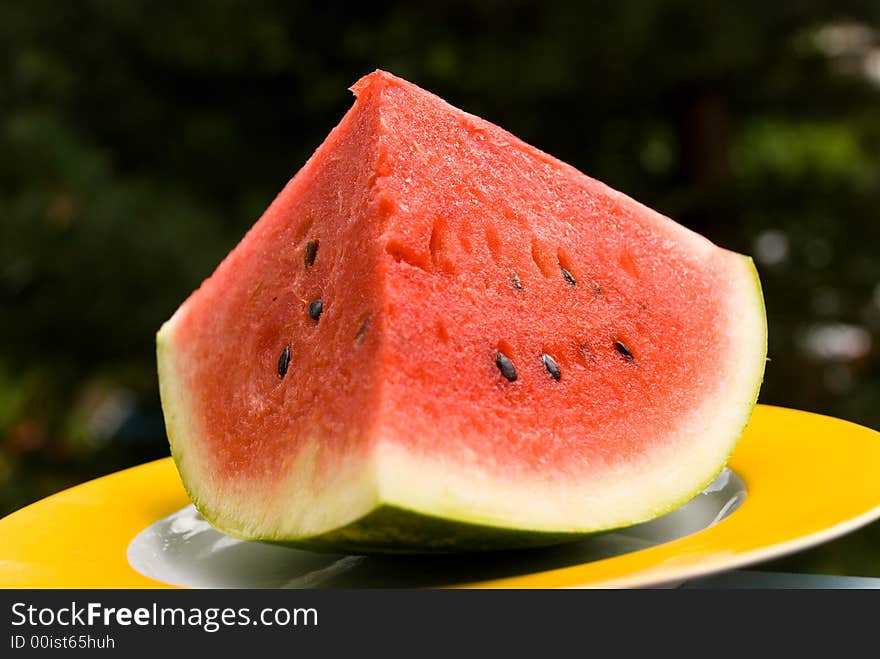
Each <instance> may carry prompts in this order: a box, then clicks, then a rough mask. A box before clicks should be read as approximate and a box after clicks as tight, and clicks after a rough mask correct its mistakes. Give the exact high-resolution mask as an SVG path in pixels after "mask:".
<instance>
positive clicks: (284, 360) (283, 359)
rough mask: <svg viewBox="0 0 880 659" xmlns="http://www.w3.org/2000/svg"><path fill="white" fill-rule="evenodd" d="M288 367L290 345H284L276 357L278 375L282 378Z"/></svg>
mask: <svg viewBox="0 0 880 659" xmlns="http://www.w3.org/2000/svg"><path fill="white" fill-rule="evenodd" d="M289 367H290V346H289V345H286V346H284V350H282V351H281V356H280V357H279V358H278V377H279V378H283V377H284V376H285V375H287V369H288V368H289Z"/></svg>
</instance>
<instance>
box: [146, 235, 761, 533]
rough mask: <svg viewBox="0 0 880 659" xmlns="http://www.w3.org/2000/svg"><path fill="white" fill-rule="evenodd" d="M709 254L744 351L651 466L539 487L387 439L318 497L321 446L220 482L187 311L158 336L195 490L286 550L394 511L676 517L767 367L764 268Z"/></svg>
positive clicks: (722, 452) (168, 405)
mask: <svg viewBox="0 0 880 659" xmlns="http://www.w3.org/2000/svg"><path fill="white" fill-rule="evenodd" d="M676 226H677V225H676ZM682 229H683V228H682ZM684 232H686V233H687V234H690V236H695V234H692V233H691V232H689V231H687V230H686V229H684ZM699 240H700V242H702V241H704V240H705V239H703V238H702V237H699ZM694 242H695V243H696V240H695V241H694ZM703 244H704V245H706V246H711V247H713V249H710V250H707V251H706V252H705V255H706V257H707V258H711V259H729V263H730V265H729V267H728V268H727V269H726V271H727V272H729V273H730V277H729V289H728V295H727V296H726V299H727V300H728V305H729V306H728V310H727V311H728V313H727V314H726V317H727V318H728V319H729V321H730V324H729V326H728V330H727V331H728V337H729V341H730V345H731V346H734V347H735V348H736V350H730V351H729V352H728V354H729V359H730V364H728V365H727V368H726V369H725V372H726V373H727V374H728V376H727V377H726V378H725V379H723V380H722V381H719V382H718V383H717V389H716V391H715V392H714V394H713V395H708V394H707V395H706V397H705V398H704V403H703V405H702V407H701V408H699V409H695V410H694V412H693V414H691V415H690V416H689V417H688V418H686V419H681V423H680V425H679V426H678V428H677V429H676V431H675V432H674V434H672V435H671V436H668V437H665V438H658V440H657V441H656V443H655V448H653V449H652V451H651V453H650V454H649V455H646V456H644V457H643V459H642V460H641V461H640V462H636V463H634V462H628V463H626V464H623V465H620V466H618V467H612V468H605V469H604V470H603V473H602V475H601V477H597V476H596V475H595V474H593V475H591V476H590V477H588V478H587V477H585V478H584V479H574V478H568V479H566V480H565V481H558V480H557V481H554V480H553V479H548V478H547V477H546V475H542V474H537V475H536V477H535V479H534V481H533V482H529V481H525V480H523V479H522V478H519V479H518V480H516V481H512V480H510V479H505V478H504V477H503V476H499V475H498V474H496V473H489V472H488V471H487V470H484V469H483V470H481V469H476V468H473V467H468V466H467V465H461V464H447V463H444V462H443V461H442V458H426V457H424V456H417V455H413V454H410V453H409V452H408V451H407V450H406V449H405V447H404V446H403V445H402V443H399V442H394V441H391V440H390V438H384V439H383V438H381V437H380V438H379V439H378V440H377V441H376V442H375V450H373V451H372V452H367V453H365V455H364V456H363V457H359V458H353V457H352V458H349V459H346V458H342V459H341V460H339V461H338V462H337V463H336V464H335V468H334V469H333V470H332V471H330V472H329V473H328V471H326V470H325V471H324V478H325V480H324V481H323V485H321V486H319V487H318V486H316V480H315V477H316V473H315V463H316V460H315V456H316V455H317V452H318V451H320V446H321V443H320V441H319V440H318V439H317V438H316V439H315V440H314V441H313V442H312V443H311V444H310V445H309V446H307V447H306V448H305V449H304V450H303V451H301V452H300V454H299V456H298V457H297V458H296V459H295V460H294V461H292V462H291V464H289V465H285V467H284V473H286V474H287V476H286V478H285V480H284V482H283V483H280V484H277V485H276V486H274V487H267V484H266V483H265V482H239V483H236V484H234V485H230V484H229V483H228V482H226V483H221V482H219V481H218V480H217V479H216V477H215V474H214V471H213V469H212V467H211V465H213V464H214V463H213V456H212V455H210V454H209V453H208V452H207V451H206V449H205V447H204V445H203V441H204V440H203V436H204V433H203V432H202V431H201V430H200V429H199V428H198V427H197V425H196V423H195V421H194V418H195V415H193V414H191V413H190V410H192V409H193V401H192V400H191V398H190V392H189V391H188V390H187V387H186V386H185V384H184V382H185V378H184V373H183V372H182V370H181V369H180V368H179V364H178V363H177V354H176V351H175V338H174V337H175V328H176V326H177V323H178V321H179V318H178V317H179V315H180V314H181V313H183V312H184V307H182V308H181V309H180V310H178V313H177V314H175V316H174V317H172V318H171V319H170V320H169V321H168V322H167V323H165V325H163V327H162V328H161V330H160V331H159V333H158V335H157V347H158V364H159V379H160V390H161V396H162V404H163V409H164V412H165V418H166V424H167V428H168V435H169V439H170V441H171V447H172V454H173V456H174V458H175V461H176V462H177V465H178V469H179V471H180V473H181V476H182V479H183V482H184V485H185V486H186V487H187V490H188V492H189V495H190V497H191V499H192V500H193V502H194V503H195V504H196V507H197V508H198V509H199V510H200V511H201V512H202V514H203V515H204V516H205V517H206V518H207V519H208V520H209V521H211V522H212V523H213V524H214V525H215V526H217V527H218V528H220V529H222V530H223V531H225V532H227V533H229V534H231V535H235V536H238V537H242V538H249V539H263V540H277V541H296V540H300V539H308V538H310V537H314V536H317V535H320V534H322V533H327V532H330V531H333V530H335V529H339V528H342V527H345V526H346V525H348V524H351V523H352V522H355V521H356V520H358V519H359V518H362V517H363V516H366V515H368V514H369V513H370V512H372V511H374V510H377V509H379V508H382V507H383V506H391V507H395V508H400V509H403V510H408V511H412V512H413V513H416V514H420V515H425V516H429V517H436V518H442V519H448V520H450V521H454V522H458V523H469V524H479V525H486V526H493V527H499V528H507V529H516V530H531V531H536V532H555V533H587V532H593V531H598V530H603V529H609V528H615V527H620V526H625V525H628V524H634V523H638V522H641V521H644V520H648V519H652V518H654V517H657V516H659V515H661V514H663V513H665V512H668V511H670V510H672V509H674V508H676V507H678V506H679V505H681V504H683V503H684V502H686V501H688V500H689V499H691V498H692V497H693V496H695V495H696V494H697V493H699V492H700V491H701V490H702V489H703V487H705V486H706V485H707V484H708V483H709V482H711V480H712V479H713V478H714V477H715V475H716V474H717V473H718V472H719V471H720V470H721V468H722V467H723V466H724V464H725V462H726V461H727V459H728V457H729V456H730V454H731V452H732V451H733V448H734V446H735V445H736V442H737V440H738V439H739V437H740V436H741V434H742V430H743V428H744V427H745V425H746V424H747V422H748V420H749V417H750V415H751V412H752V409H753V407H754V404H755V402H756V398H757V395H758V390H759V388H760V383H761V379H762V375H763V370H764V362H765V358H766V347H767V327H766V318H765V313H764V304H763V297H762V294H761V287H760V282H759V280H758V275H757V272H756V270H755V268H754V264H753V263H752V261H751V259H749V258H747V257H745V256H741V255H739V254H734V253H732V252H727V251H725V250H720V249H718V248H714V246H712V244H711V243H710V242H709V241H705V243H703ZM693 246H694V247H695V248H696V247H697V245H696V244H694V245H693ZM377 386H378V385H377Z"/></svg>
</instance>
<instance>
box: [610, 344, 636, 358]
mask: <svg viewBox="0 0 880 659" xmlns="http://www.w3.org/2000/svg"><path fill="white" fill-rule="evenodd" d="M614 347H615V348H617V352H619V353H620V354H621V355H623V358H624V359H626V360H628V361H633V360H634V359H635V357H634V356H633V354H632V350H630V349H629V348H628V347H627V346H626V344H625V343H624V342H623V341H615V342H614Z"/></svg>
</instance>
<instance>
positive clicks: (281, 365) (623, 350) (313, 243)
mask: <svg viewBox="0 0 880 659" xmlns="http://www.w3.org/2000/svg"><path fill="white" fill-rule="evenodd" d="M318 244H319V243H318V240H317V239H314V238H313V239H311V240H309V241H308V242H307V243H306V246H305V249H304V250H303V264H304V265H305V267H306V268H311V267H312V266H313V265H314V264H315V259H316V258H317V255H318ZM559 270H560V273H561V275H562V278H563V279H564V280H565V281H566V282H567V283H568V284H569V285H571V286H577V280H576V279H575V277H574V275H573V274H572V273H571V272H570V271H569V270H568V269H567V268H566V267H565V266H563V265H561V264H560V266H559ZM510 284H511V286H512V287H513V289H514V290H516V291H517V292H520V291H522V289H523V285H522V282H521V281H520V278H519V276H518V275H517V274H516V273H513V274H512V275H511V276H510ZM590 287H591V288H592V290H593V293H595V294H596V295H597V296H599V295H601V294H602V290H601V289H600V288H599V285H598V284H597V283H595V282H590ZM273 299H274V298H273ZM323 313H324V300H323V299H322V298H317V299H315V300H312V301H311V302H310V303H309V305H308V315H309V318H311V319H312V320H314V321H315V322H318V321H319V320H320V318H321V314H323ZM369 326H370V318H369V317H367V318H365V319H364V320H363V321H362V322H361V324H360V326H359V327H358V329H357V332H356V333H355V337H354V338H355V340H356V341H358V342H362V341H363V338H364V335H365V334H366V333H367V330H368V329H369ZM613 345H614V348H615V350H617V352H618V353H619V354H620V356H621V357H623V358H624V359H625V360H626V361H630V362H631V361H634V360H635V356H634V355H633V352H632V350H630V348H629V346H627V345H626V344H625V343H624V342H623V341H621V340H620V339H616V340H615V341H614V344H613ZM580 348H581V350H582V352H583V354H584V355H585V356H589V355H590V354H591V353H590V351H589V349H588V348H586V346H580ZM540 357H541V363H542V364H543V366H544V370H546V371H547V374H548V375H549V376H550V377H551V378H553V379H554V380H555V381H556V382H559V381H561V380H562V370H561V369H560V368H559V364H558V363H557V362H556V360H555V359H554V358H553V356H552V355H550V354H548V353H546V352H542V353H541V355H540ZM290 360H291V352H290V345H289V344H288V345H285V346H284V348H283V350H282V351H281V355H280V356H279V357H278V377H279V378H282V379H283V378H284V376H285V375H287V371H288V369H289V368H290ZM495 365H496V366H497V367H498V370H499V372H500V373H501V375H502V376H503V377H504V378H505V379H506V380H507V381H508V382H516V380H517V371H516V366H515V365H514V363H513V360H512V359H511V358H510V357H509V356H508V355H506V354H504V352H501V351H500V350H499V351H497V352H496V353H495Z"/></svg>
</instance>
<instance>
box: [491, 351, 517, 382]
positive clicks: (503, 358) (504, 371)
mask: <svg viewBox="0 0 880 659" xmlns="http://www.w3.org/2000/svg"><path fill="white" fill-rule="evenodd" d="M495 365H496V366H497V367H498V370H499V371H501V375H503V376H504V377H505V378H507V379H508V380H509V381H510V382H515V381H516V366H514V365H513V362H512V361H510V358H509V357H508V356H507V355H505V354H504V353H503V352H498V353H495Z"/></svg>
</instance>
